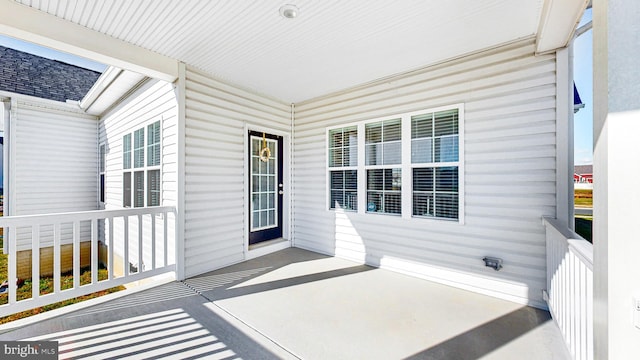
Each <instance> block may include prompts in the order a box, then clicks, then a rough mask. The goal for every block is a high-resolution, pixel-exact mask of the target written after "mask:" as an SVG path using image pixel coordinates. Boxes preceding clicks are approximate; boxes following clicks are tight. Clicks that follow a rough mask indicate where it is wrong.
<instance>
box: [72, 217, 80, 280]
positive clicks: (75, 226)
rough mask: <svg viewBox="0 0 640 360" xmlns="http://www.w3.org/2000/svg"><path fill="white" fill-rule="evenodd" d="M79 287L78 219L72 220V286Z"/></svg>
mask: <svg viewBox="0 0 640 360" xmlns="http://www.w3.org/2000/svg"><path fill="white" fill-rule="evenodd" d="M79 287H80V221H79V220H76V221H74V222H73V288H74V289H77V288H79Z"/></svg>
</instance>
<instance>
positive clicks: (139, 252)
mask: <svg viewBox="0 0 640 360" xmlns="http://www.w3.org/2000/svg"><path fill="white" fill-rule="evenodd" d="M143 226H144V225H143V224H142V215H140V214H138V273H141V272H142V264H143V261H142V228H143Z"/></svg>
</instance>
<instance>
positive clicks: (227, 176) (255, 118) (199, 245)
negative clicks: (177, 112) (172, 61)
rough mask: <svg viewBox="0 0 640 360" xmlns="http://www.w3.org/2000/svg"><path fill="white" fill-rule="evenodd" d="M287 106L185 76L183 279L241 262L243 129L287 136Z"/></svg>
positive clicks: (201, 76)
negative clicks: (250, 127) (252, 127)
mask: <svg viewBox="0 0 640 360" xmlns="http://www.w3.org/2000/svg"><path fill="white" fill-rule="evenodd" d="M290 114H291V112H290V106H289V105H287V104H283V103H280V102H277V101H274V100H270V99H267V98H264V97H261V96H258V95H254V94H252V93H249V92H247V91H244V90H240V89H237V88H235V87H232V86H229V85H226V84H224V83H222V82H220V81H217V80H214V79H212V78H210V77H208V76H206V75H204V74H202V73H200V72H198V71H196V70H194V69H191V68H188V69H187V74H186V114H185V115H186V120H185V158H186V160H185V228H184V236H185V256H184V260H185V275H186V276H193V275H196V274H200V273H203V272H206V271H210V270H213V269H216V268H219V267H222V266H225V265H228V264H231V263H234V262H238V261H241V260H243V259H244V241H245V234H244V232H245V231H246V226H245V224H244V218H245V215H244V211H245V210H244V202H245V199H244V186H245V183H244V182H245V174H244V171H245V164H244V159H245V157H244V153H245V137H246V136H247V134H246V133H245V125H247V124H253V125H257V126H263V127H265V128H266V129H273V130H277V131H282V132H286V133H289V131H290V125H291V115H290Z"/></svg>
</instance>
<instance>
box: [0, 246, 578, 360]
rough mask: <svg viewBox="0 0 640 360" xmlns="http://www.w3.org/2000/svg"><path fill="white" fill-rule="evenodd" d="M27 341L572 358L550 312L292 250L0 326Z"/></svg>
mask: <svg viewBox="0 0 640 360" xmlns="http://www.w3.org/2000/svg"><path fill="white" fill-rule="evenodd" d="M0 331H1V329H0ZM27 339H29V340H57V341H59V344H60V358H61V359H64V358H77V359H80V358H90V359H124V358H131V359H161V358H179V359H195V358H207V359H238V358H244V359H297V358H300V359H544V360H547V359H570V358H571V357H570V355H569V353H568V351H567V350H566V347H565V345H564V343H563V340H562V337H561V334H560V331H559V330H558V328H557V327H556V325H555V324H554V323H553V321H551V319H550V316H549V313H548V312H545V311H542V310H539V309H534V308H531V307H526V306H522V305H519V304H515V303H512V302H508V301H504V300H499V299H495V298H492V297H487V296H483V295H479V294H475V293H472V292H468V291H464V290H459V289H455V288H452V287H448V286H444V285H440V284H436V283H432V282H428V281H425V280H421V279H417V278H413V277H410V276H405V275H402V274H397V273H394V272H390V271H386V270H382V269H376V268H372V267H369V266H365V265H359V264H357V263H353V262H350V261H347V260H343V259H337V258H333V257H327V256H324V255H320V254H316V253H313V252H309V251H305V250H300V249H295V248H292V249H287V250H283V251H280V252H277V253H274V254H270V255H267V256H263V257H260V258H257V259H253V260H250V261H246V262H243V263H240V264H236V265H233V266H230V267H227V268H224V269H220V270H217V271H214V272H211V273H208V274H205V275H202V276H198V277H195V278H191V279H188V280H186V281H184V282H173V283H169V284H165V285H161V286H158V287H155V288H153V289H149V290H146V291H143V292H139V293H135V294H131V295H127V296H125V297H122V298H119V299H116V300H112V301H109V302H106V303H103V304H100V305H96V306H93V307H89V308H86V309H82V310H78V311H76V312H72V313H69V314H66V315H62V316H59V317H56V318H52V319H48V320H44V321H40V322H37V323H34V324H31V325H27V326H24V327H21V328H18V329H14V330H10V331H7V332H4V333H1V334H0V340H27Z"/></svg>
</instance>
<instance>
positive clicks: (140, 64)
mask: <svg viewBox="0 0 640 360" xmlns="http://www.w3.org/2000/svg"><path fill="white" fill-rule="evenodd" d="M0 14H3V16H1V17H0V33H1V34H4V35H7V36H11V37H13V38H16V39H20V40H24V41H28V42H31V43H34V44H38V45H41V46H46V47H49V48H52V49H55V50H59V51H63V52H66V53H69V54H73V55H77V56H81V57H84V58H87V59H90V60H94V61H97V62H100V63H104V64H107V65H112V66H117V67H119V68H122V69H127V70H131V71H135V72H137V73H140V74H143V75H146V76H149V77H152V78H156V79H160V80H165V81H168V82H173V81H175V80H176V79H177V78H178V61H177V60H175V59H172V58H169V57H167V56H164V55H160V54H157V53H154V52H152V51H150V50H147V49H143V48H141V47H139V46H135V45H133V44H130V43H127V42H125V41H122V40H119V39H116V38H114V37H111V36H108V35H106V34H103V33H100V32H98V31H95V30H91V29H89V28H86V27H84V26H81V25H78V24H75V23H72V22H70V21H67V20H64V19H61V18H58V17H56V16H53V15H50V14H47V13H45V12H42V11H39V10H36V9H33V8H31V7H29V6H25V5H22V4H19V3H16V2H14V1H12V0H0Z"/></svg>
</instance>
